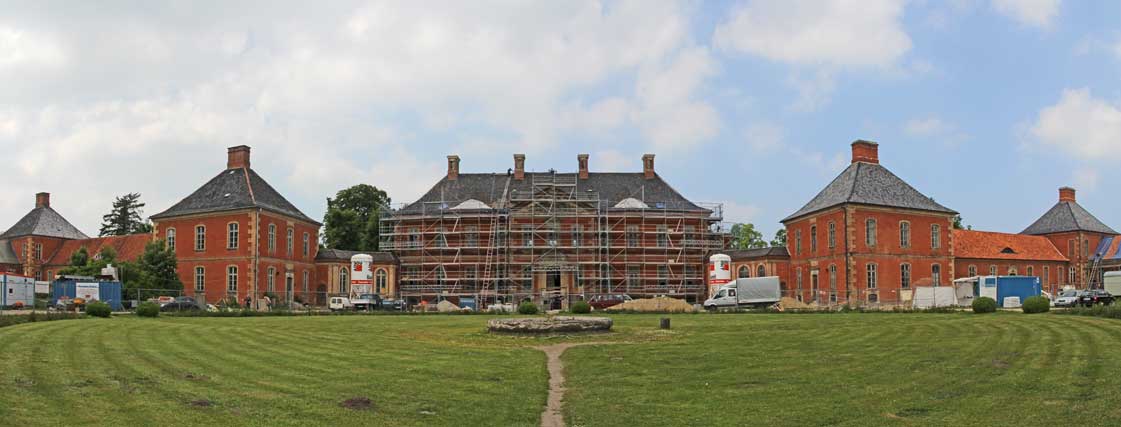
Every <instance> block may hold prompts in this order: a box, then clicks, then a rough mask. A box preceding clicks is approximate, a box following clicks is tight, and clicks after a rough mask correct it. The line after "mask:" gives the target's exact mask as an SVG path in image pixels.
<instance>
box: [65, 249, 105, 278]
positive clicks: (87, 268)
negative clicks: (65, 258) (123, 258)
mask: <svg viewBox="0 0 1121 427" xmlns="http://www.w3.org/2000/svg"><path fill="white" fill-rule="evenodd" d="M116 261H117V251H116V250H115V249H113V248H112V247H110V246H106V247H104V248H101V251H99V252H98V253H97V255H94V256H93V257H90V256H89V255H88V251H87V250H86V248H85V247H84V246H83V247H81V248H79V249H78V250H77V251H75V252H74V254H73V255H70V266H69V267H66V268H64V269H62V270H60V271H59V272H58V274H63V275H69V276H97V275H100V274H101V269H103V268H105V267H108V266H109V264H116Z"/></svg>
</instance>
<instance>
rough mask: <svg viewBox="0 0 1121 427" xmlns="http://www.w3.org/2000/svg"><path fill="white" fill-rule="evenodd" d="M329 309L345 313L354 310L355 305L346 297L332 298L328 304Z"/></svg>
mask: <svg viewBox="0 0 1121 427" xmlns="http://www.w3.org/2000/svg"><path fill="white" fill-rule="evenodd" d="M327 308H329V309H331V311H344V310H352V309H354V304H351V303H350V299H349V298H346V297H331V300H330V301H329V302H328V303H327Z"/></svg>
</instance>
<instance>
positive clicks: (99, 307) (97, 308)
mask: <svg viewBox="0 0 1121 427" xmlns="http://www.w3.org/2000/svg"><path fill="white" fill-rule="evenodd" d="M86 314H88V315H90V316H93V317H101V318H108V317H109V316H111V315H113V309H112V308H110V307H109V304H106V303H103V302H101V301H94V302H91V303H89V304H86Z"/></svg>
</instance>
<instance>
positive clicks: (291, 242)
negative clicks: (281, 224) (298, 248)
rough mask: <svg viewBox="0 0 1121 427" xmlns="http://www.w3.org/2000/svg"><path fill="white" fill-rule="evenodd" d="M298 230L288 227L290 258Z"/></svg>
mask: <svg viewBox="0 0 1121 427" xmlns="http://www.w3.org/2000/svg"><path fill="white" fill-rule="evenodd" d="M295 240H296V230H294V229H292V227H288V256H292V248H293V247H294V246H295V243H296V242H295Z"/></svg>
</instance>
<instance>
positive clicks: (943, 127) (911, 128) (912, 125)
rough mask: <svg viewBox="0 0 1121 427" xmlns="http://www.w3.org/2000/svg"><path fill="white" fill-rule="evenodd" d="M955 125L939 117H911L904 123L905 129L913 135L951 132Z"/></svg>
mask: <svg viewBox="0 0 1121 427" xmlns="http://www.w3.org/2000/svg"><path fill="white" fill-rule="evenodd" d="M953 129H954V127H953V126H952V125H950V124H948V123H946V122H944V121H942V119H940V118H938V117H926V118H922V119H910V120H908V121H907V123H905V124H904V125H903V131H904V132H906V133H907V134H908V135H911V136H932V135H941V134H945V133H947V132H950V131H952V130H953Z"/></svg>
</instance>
